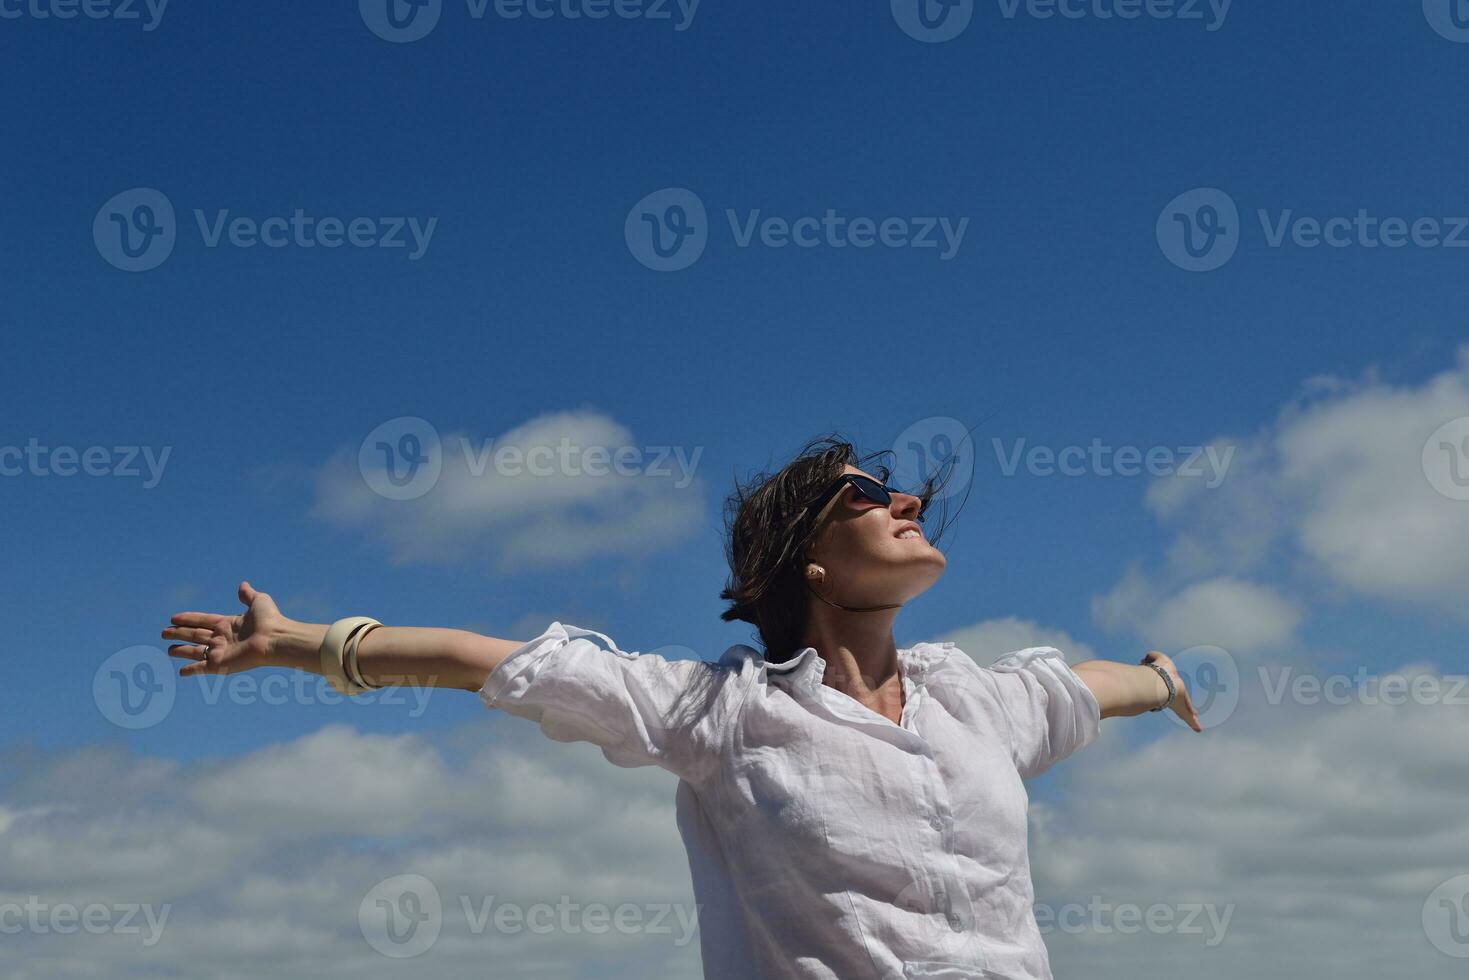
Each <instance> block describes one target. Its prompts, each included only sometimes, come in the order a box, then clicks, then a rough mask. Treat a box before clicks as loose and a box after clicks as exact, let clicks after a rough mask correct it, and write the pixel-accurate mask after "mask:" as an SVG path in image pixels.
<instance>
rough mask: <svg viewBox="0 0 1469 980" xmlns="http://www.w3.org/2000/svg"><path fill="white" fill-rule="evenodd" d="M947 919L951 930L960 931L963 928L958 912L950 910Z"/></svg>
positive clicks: (962, 921)
mask: <svg viewBox="0 0 1469 980" xmlns="http://www.w3.org/2000/svg"><path fill="white" fill-rule="evenodd" d="M948 919H949V928H950V929H951V930H952V931H954V932H961V931H962V930H963V929H964V920H963V919H962V918H961V917H960V916H959V913H958V912H950V913H949V915H948Z"/></svg>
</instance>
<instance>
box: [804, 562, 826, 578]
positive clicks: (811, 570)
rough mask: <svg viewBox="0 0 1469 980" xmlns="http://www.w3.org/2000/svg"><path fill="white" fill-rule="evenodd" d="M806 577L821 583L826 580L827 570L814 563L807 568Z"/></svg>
mask: <svg viewBox="0 0 1469 980" xmlns="http://www.w3.org/2000/svg"><path fill="white" fill-rule="evenodd" d="M806 577H807V578H814V579H815V580H816V581H818V582H820V581H821V580H822V579H824V578H826V569H824V568H822V567H821V566H820V565H818V564H816V563H815V562H812V563H811V564H810V565H807V566H806Z"/></svg>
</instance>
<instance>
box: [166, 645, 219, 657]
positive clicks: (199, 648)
mask: <svg viewBox="0 0 1469 980" xmlns="http://www.w3.org/2000/svg"><path fill="white" fill-rule="evenodd" d="M208 653H209V647H207V646H205V645H203V644H200V643H175V644H174V645H173V646H171V647H169V648H168V655H169V656H170V657H182V658H183V659H185V660H203V659H204V658H205V657H206V656H207V655H208Z"/></svg>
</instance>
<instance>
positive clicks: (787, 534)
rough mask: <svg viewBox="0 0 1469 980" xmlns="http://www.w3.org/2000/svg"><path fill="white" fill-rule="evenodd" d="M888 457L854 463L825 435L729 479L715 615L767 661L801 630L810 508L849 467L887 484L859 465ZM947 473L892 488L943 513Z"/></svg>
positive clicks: (942, 519) (785, 650)
mask: <svg viewBox="0 0 1469 980" xmlns="http://www.w3.org/2000/svg"><path fill="white" fill-rule="evenodd" d="M890 455H891V452H879V453H870V454H868V455H867V456H865V457H860V458H859V456H858V454H857V451H856V449H855V448H854V447H853V446H852V444H851V443H849V442H847V441H845V440H843V439H841V438H840V437H838V436H836V435H827V436H822V437H820V438H817V439H813V440H811V441H810V442H808V443H807V444H806V445H805V446H804V447H803V448H802V449H801V451H800V452H799V453H797V454H796V457H795V459H793V460H791V461H790V462H789V463H787V464H786V465H785V466H783V467H781V468H780V469H779V470H777V471H776V472H774V473H758V474H756V475H755V476H754V477H752V478H751V479H750V480H749V481H747V482H745V483H740V482H738V481H736V484H735V490H734V492H733V493H732V494H731V495H730V496H729V499H728V500H726V501H725V505H724V516H725V554H726V557H727V558H728V559H729V581H728V582H727V583H726V585H725V588H724V591H723V592H721V593H720V594H719V597H720V598H721V599H727V600H729V608H728V609H726V610H725V611H724V613H723V614H722V615H721V616H720V618H721V619H723V620H724V621H725V622H731V621H733V620H736V619H739V620H743V621H745V622H747V623H753V624H754V625H755V628H756V629H757V630H758V631H759V639H760V643H761V645H762V646H764V648H765V658H766V660H768V661H769V662H770V663H784V662H785V661H786V660H788V659H789V658H790V657H791V656H792V655H793V654H794V653H795V652H796V651H797V650H798V649H799V648H800V642H801V635H802V633H804V632H805V629H806V614H807V601H806V600H807V595H808V593H807V591H806V581H805V578H804V577H803V575H802V567H801V566H802V564H803V559H804V556H805V554H806V549H807V548H808V547H809V546H810V545H811V542H812V539H813V538H814V537H815V536H816V527H815V518H816V515H817V512H818V511H819V510H820V508H819V507H816V506H813V504H816V503H818V502H819V498H820V496H821V494H822V492H823V491H824V490H826V489H828V488H829V487H830V486H831V485H832V484H833V483H835V482H836V481H837V480H838V479H839V478H840V477H841V475H842V474H843V473H844V472H845V471H846V466H847V464H849V463H850V464H851V465H853V466H856V467H857V468H859V469H863V470H866V471H867V472H869V473H871V474H873V475H874V476H876V477H877V478H878V479H879V480H881V481H882V482H883V483H887V482H888V480H889V479H891V475H892V474H891V470H890V469H889V468H888V467H887V466H884V465H878V466H876V467H873V468H869V467H867V466H866V465H865V464H866V463H867V462H868V461H870V460H874V459H881V458H883V457H887V456H890ZM951 469H952V467H947V466H946V467H941V468H940V471H938V472H935V473H933V474H930V475H929V476H928V478H927V479H926V480H925V481H924V484H923V486H921V487H914V488H909V487H899V488H898V489H901V490H904V491H906V492H910V493H912V494H913V495H914V496H916V497H918V499H919V500H921V501H923V503H924V504H925V506H926V505H928V504H929V502H930V501H933V500H934V499H935V498H938V503H939V505H940V509H941V510H942V508H943V500H942V497H941V495H940V491H941V490H942V488H943V486H944V483H945V482H946V481H947V480H948V475H949V472H950V471H951ZM947 516H948V515H947V514H946V513H944V514H940V516H939V520H938V522H937V524H936V525H935V523H934V522H932V521H931V520H930V519H929V518H928V517H927V516H926V517H925V527H926V530H925V536H926V537H928V539H929V542H930V543H936V542H937V540H938V536H939V535H940V534H942V533H943V528H944V527H945V526H946V523H947ZM935 527H937V530H934V528H935Z"/></svg>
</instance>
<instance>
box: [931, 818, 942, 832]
mask: <svg viewBox="0 0 1469 980" xmlns="http://www.w3.org/2000/svg"><path fill="white" fill-rule="evenodd" d="M928 825H929V826H930V827H932V828H933V829H934V830H940V831H941V830H943V829H944V822H943V820H941V819H939V818H938V817H934V818H933V819H932V820H930V821H929V822H928Z"/></svg>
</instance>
